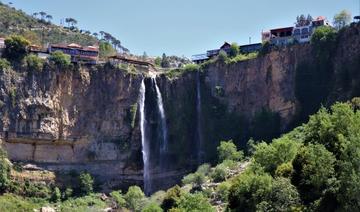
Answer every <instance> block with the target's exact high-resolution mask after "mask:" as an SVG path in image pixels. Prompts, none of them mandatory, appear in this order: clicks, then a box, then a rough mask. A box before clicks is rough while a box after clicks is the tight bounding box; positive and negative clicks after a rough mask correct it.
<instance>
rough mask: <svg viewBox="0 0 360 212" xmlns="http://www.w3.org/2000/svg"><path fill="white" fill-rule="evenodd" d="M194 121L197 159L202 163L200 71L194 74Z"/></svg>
mask: <svg viewBox="0 0 360 212" xmlns="http://www.w3.org/2000/svg"><path fill="white" fill-rule="evenodd" d="M196 115H197V117H196V119H197V120H196V122H197V148H198V150H197V160H198V163H199V164H200V163H202V162H203V159H204V149H203V148H204V147H203V137H202V124H201V115H202V113H201V87H200V72H199V71H198V72H197V75H196Z"/></svg>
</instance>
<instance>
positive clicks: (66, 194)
mask: <svg viewBox="0 0 360 212" xmlns="http://www.w3.org/2000/svg"><path fill="white" fill-rule="evenodd" d="M72 195H73V190H72V188H66V189H65V191H64V193H63V195H62V199H63V200H67V199H69V198H71V197H72Z"/></svg>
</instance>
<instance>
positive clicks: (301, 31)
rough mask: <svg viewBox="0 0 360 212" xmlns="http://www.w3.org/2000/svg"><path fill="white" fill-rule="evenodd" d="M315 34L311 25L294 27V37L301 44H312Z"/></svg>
mask: <svg viewBox="0 0 360 212" xmlns="http://www.w3.org/2000/svg"><path fill="white" fill-rule="evenodd" d="M312 33H313V27H312V26H311V25H307V26H299V27H294V32H293V36H294V39H295V40H296V41H297V42H299V43H306V42H310V38H311V35H312Z"/></svg>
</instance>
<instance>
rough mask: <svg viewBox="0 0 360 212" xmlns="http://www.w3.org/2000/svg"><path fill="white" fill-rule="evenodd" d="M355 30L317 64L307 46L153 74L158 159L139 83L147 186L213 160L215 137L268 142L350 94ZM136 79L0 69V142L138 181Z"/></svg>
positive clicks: (35, 156)
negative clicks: (164, 147)
mask: <svg viewBox="0 0 360 212" xmlns="http://www.w3.org/2000/svg"><path fill="white" fill-rule="evenodd" d="M359 29H360V27H359V26H352V27H350V28H349V29H348V30H346V31H345V32H343V33H342V34H341V36H339V38H338V40H337V47H336V49H335V50H334V51H333V52H332V53H331V54H329V55H330V56H329V57H328V58H326V60H324V61H322V63H320V62H318V60H317V58H316V56H315V53H314V49H313V47H312V45H310V44H307V45H295V46H290V47H286V48H280V49H279V50H274V51H271V52H270V53H268V54H265V55H264V56H259V57H258V58H256V59H253V60H248V61H242V62H238V63H234V64H225V63H221V62H217V63H214V64H210V65H208V66H207V67H205V68H204V70H203V71H201V72H187V73H184V74H182V75H181V76H180V77H177V78H175V79H169V78H167V77H166V76H165V75H160V76H158V77H157V78H156V82H157V84H158V86H159V89H160V91H161V94H162V98H163V100H164V110H165V115H166V124H167V139H168V151H167V152H166V155H165V156H164V157H160V156H159V154H160V153H159V152H160V150H159V148H160V142H161V141H160V140H161V138H160V137H161V136H159V135H160V134H158V133H159V132H158V130H159V126H160V125H161V123H160V122H161V120H160V119H159V118H157V117H159V114H158V113H159V112H158V107H157V106H156V105H157V97H156V91H155V90H154V89H155V86H154V81H153V80H152V79H150V78H147V79H146V80H145V87H146V94H145V97H146V101H145V104H146V105H145V107H146V108H145V113H146V115H147V116H148V119H147V120H146V121H147V124H148V126H149V127H148V130H151V133H149V135H151V138H149V144H150V153H149V154H150V158H151V161H150V174H151V176H152V181H153V182H152V183H153V188H154V189H156V188H164V187H167V186H171V185H172V184H173V183H174V182H177V181H178V180H179V179H180V177H181V175H183V174H184V173H186V172H188V171H189V170H191V169H193V168H194V167H195V166H196V165H197V164H199V163H203V162H212V161H214V160H216V146H217V145H218V144H219V142H220V141H221V140H229V139H234V141H235V142H236V143H237V144H238V146H240V147H245V145H246V141H247V140H248V139H249V138H250V137H253V138H255V139H266V140H269V139H271V138H273V137H275V136H277V135H279V134H280V133H281V132H284V131H286V130H287V129H288V128H289V127H291V126H293V125H292V124H293V123H295V122H296V121H298V120H301V119H300V118H299V117H301V116H303V117H307V116H308V115H309V114H311V113H313V112H315V111H316V110H317V109H318V108H319V106H320V104H321V103H323V104H325V105H326V104H327V103H329V104H330V103H332V102H334V101H336V100H347V99H349V98H351V97H353V96H356V95H359V94H360V92H359V82H360V75H359V74H358V73H359V70H360V64H359V61H360V51H359V49H360V39H359V34H360V33H359V32H360V30H359ZM318 70H325V71H318ZM142 79H143V76H142V75H141V74H138V75H132V74H128V73H126V72H125V71H122V70H119V69H117V68H114V67H111V66H109V65H99V66H96V67H95V66H90V67H76V68H73V69H71V70H70V69H69V70H59V69H58V68H56V67H50V66H46V67H45V68H44V70H43V71H42V72H31V71H26V70H25V69H24V68H21V69H20V71H10V70H6V71H3V72H0V112H1V113H0V131H1V136H0V142H2V146H4V147H5V149H6V150H7V151H8V154H9V157H10V159H12V160H13V161H23V162H31V163H35V164H36V165H38V166H40V167H43V168H45V169H49V170H54V171H57V172H65V173H66V172H67V171H71V170H76V171H82V170H87V171H89V172H90V173H92V174H93V175H94V176H95V177H96V179H97V180H98V181H99V182H100V183H101V184H102V186H103V188H104V189H105V190H106V189H107V188H119V187H120V188H121V187H126V186H127V185H129V184H134V183H135V184H142V183H143V163H142V154H141V133H140V127H139V118H140V115H139V107H138V104H137V102H138V99H139V90H140V84H141V80H142ZM329 79H330V80H329ZM330 85H331V86H330ZM299 114H300V115H299ZM161 166H163V167H165V169H162V168H161ZM164 170H165V171H164Z"/></svg>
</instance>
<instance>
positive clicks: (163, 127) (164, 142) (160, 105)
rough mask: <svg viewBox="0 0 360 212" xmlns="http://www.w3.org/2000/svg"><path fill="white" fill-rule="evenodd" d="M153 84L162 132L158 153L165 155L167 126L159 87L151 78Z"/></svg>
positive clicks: (154, 79)
mask: <svg viewBox="0 0 360 212" xmlns="http://www.w3.org/2000/svg"><path fill="white" fill-rule="evenodd" d="M152 79H153V82H154V84H155V90H156V96H157V105H158V108H159V111H160V119H161V130H162V139H163V141H162V145H161V149H160V152H161V153H166V152H167V151H168V132H167V124H166V116H165V111H164V104H163V99H162V96H161V92H160V89H159V86H158V85H157V82H156V78H155V77H153V78H152Z"/></svg>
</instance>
